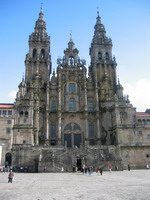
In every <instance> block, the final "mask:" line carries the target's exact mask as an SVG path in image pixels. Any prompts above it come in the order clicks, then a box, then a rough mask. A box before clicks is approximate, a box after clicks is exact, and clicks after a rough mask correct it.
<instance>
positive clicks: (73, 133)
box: [63, 123, 82, 147]
mask: <svg viewBox="0 0 150 200" xmlns="http://www.w3.org/2000/svg"><path fill="white" fill-rule="evenodd" d="M63 134H64V145H65V146H66V147H80V144H81V143H82V132H81V127H80V126H79V125H78V124H76V123H69V124H67V125H66V126H65V128H64V131H63Z"/></svg>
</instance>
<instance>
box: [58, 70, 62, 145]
mask: <svg viewBox="0 0 150 200" xmlns="http://www.w3.org/2000/svg"><path fill="white" fill-rule="evenodd" d="M58 81H59V85H58V144H61V133H62V130H61V124H62V123H61V121H62V120H61V116H62V115H61V73H60V71H59V70H58Z"/></svg>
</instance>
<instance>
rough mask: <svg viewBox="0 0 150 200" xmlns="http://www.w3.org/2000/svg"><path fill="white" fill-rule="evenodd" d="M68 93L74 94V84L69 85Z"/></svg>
mask: <svg viewBox="0 0 150 200" xmlns="http://www.w3.org/2000/svg"><path fill="white" fill-rule="evenodd" d="M68 86H69V88H68V89H69V93H75V92H76V84H75V83H69V85H68Z"/></svg>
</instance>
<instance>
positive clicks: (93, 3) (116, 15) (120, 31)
mask: <svg viewBox="0 0 150 200" xmlns="http://www.w3.org/2000/svg"><path fill="white" fill-rule="evenodd" d="M41 3H43V13H44V19H45V21H46V26H47V33H48V34H49V35H50V37H51V50H50V51H51V57H52V69H55V68H56V67H57V58H58V57H59V56H61V57H62V56H63V51H64V49H66V48H67V45H68V42H69V37H70V32H71V33H72V38H73V41H74V43H75V47H76V48H77V49H78V50H79V56H80V58H84V59H85V60H86V64H87V66H89V65H90V56H89V47H90V44H91V41H92V38H93V35H94V25H95V23H96V17H97V10H99V13H100V16H101V20H102V23H103V24H104V25H105V29H106V35H107V36H108V37H110V38H111V39H112V42H113V54H114V55H115V57H116V61H117V77H118V78H119V79H120V83H121V84H122V85H123V87H124V94H125V95H126V94H128V95H129V99H130V102H131V104H132V105H133V106H134V107H136V108H137V111H141V112H145V110H146V109H147V108H150V70H149V68H150V1H149V0H113V1H112V0H72V1H71V0H55V1H54V0H21V1H20V0H13V1H12V0H1V4H0V8H1V29H0V103H13V102H14V101H15V95H16V91H17V90H18V85H19V83H20V82H21V80H22V77H23V74H24V72H25V64H24V60H25V55H26V53H27V52H28V50H29V47H28V39H29V35H30V34H31V33H32V32H34V26H35V22H36V20H37V19H38V16H39V12H40V7H41Z"/></svg>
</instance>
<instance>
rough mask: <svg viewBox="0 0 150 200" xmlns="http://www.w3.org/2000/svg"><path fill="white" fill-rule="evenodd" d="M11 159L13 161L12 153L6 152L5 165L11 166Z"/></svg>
mask: <svg viewBox="0 0 150 200" xmlns="http://www.w3.org/2000/svg"><path fill="white" fill-rule="evenodd" d="M11 161H12V155H11V153H6V156H5V167H10V166H11Z"/></svg>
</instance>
